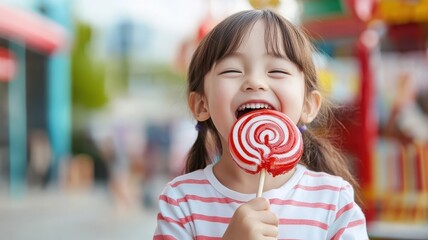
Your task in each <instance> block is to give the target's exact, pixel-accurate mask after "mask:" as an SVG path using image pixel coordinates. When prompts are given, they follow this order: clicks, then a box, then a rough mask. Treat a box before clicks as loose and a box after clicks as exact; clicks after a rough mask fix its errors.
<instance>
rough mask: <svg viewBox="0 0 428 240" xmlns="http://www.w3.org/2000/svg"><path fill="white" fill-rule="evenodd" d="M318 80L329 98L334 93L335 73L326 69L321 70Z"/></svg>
mask: <svg viewBox="0 0 428 240" xmlns="http://www.w3.org/2000/svg"><path fill="white" fill-rule="evenodd" d="M318 79H319V83H320V86H321V88H322V89H323V90H324V91H325V93H326V94H327V95H328V96H329V95H331V92H332V91H333V82H334V73H333V72H332V71H329V70H326V69H320V70H319V71H318Z"/></svg>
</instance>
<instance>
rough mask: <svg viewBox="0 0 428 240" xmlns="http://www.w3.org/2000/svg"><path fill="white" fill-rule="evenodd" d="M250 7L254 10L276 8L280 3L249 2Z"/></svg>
mask: <svg viewBox="0 0 428 240" xmlns="http://www.w3.org/2000/svg"><path fill="white" fill-rule="evenodd" d="M248 2H250V4H251V6H252V7H253V8H255V9H262V8H277V7H279V4H280V3H281V1H280V0H249V1H248Z"/></svg>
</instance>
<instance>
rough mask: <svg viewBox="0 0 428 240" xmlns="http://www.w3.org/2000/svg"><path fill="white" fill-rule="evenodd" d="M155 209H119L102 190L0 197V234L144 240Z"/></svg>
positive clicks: (17, 238) (54, 239) (8, 239)
mask: <svg viewBox="0 0 428 240" xmlns="http://www.w3.org/2000/svg"><path fill="white" fill-rule="evenodd" d="M156 214H157V210H156V209H144V208H143V207H141V208H139V207H136V208H133V209H126V210H124V209H121V210H118V208H117V207H116V206H115V204H114V203H113V201H112V199H111V196H110V195H109V193H108V192H107V191H105V190H103V189H98V190H91V191H81V192H61V191H46V190H43V191H35V192H31V193H26V194H25V196H22V197H19V198H18V199H17V198H11V197H10V196H8V195H7V194H4V193H0V233H1V237H0V238H1V239H5V240H28V239H36V240H38V239H43V240H59V239H60V240H75V239H79V240H97V239H103V240H113V239H114V240H117V239H127V240H134V239H135V240H137V239H138V240H146V239H152V238H153V232H154V230H155V227H156Z"/></svg>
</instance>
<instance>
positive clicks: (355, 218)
mask: <svg viewBox="0 0 428 240" xmlns="http://www.w3.org/2000/svg"><path fill="white" fill-rule="evenodd" d="M328 234H329V239H332V240H336V239H347V240H348V239H349V240H353V239H355V240H357V239H358V240H362V239H369V238H368V234H367V227H366V219H365V216H364V213H363V211H362V210H361V208H360V207H359V206H358V204H357V203H356V202H355V200H354V190H353V188H352V186H351V185H350V184H349V183H347V182H344V184H343V185H342V187H341V190H340V194H339V198H338V203H337V209H336V212H335V215H334V216H333V219H332V224H331V225H330V227H329V233H328Z"/></svg>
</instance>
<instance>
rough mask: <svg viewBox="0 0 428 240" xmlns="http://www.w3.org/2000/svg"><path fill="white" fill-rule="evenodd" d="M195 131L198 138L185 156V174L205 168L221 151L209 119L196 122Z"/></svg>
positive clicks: (218, 140) (218, 137)
mask: <svg viewBox="0 0 428 240" xmlns="http://www.w3.org/2000/svg"><path fill="white" fill-rule="evenodd" d="M196 130H197V131H198V136H197V138H196V140H195V142H194V143H193V146H192V147H191V148H190V150H189V153H188V155H187V160H186V166H185V169H184V172H185V173H189V172H193V171H196V170H198V169H203V168H205V167H206V166H207V165H208V164H210V163H212V162H213V161H212V159H213V158H214V157H215V156H216V155H217V154H219V153H221V151H222V147H221V140H220V136H219V135H218V133H217V131H216V130H215V128H214V124H213V122H212V120H211V119H209V120H207V121H204V122H198V124H197V127H196ZM212 149H214V150H212Z"/></svg>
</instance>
